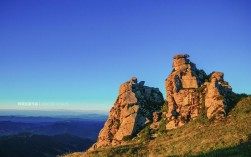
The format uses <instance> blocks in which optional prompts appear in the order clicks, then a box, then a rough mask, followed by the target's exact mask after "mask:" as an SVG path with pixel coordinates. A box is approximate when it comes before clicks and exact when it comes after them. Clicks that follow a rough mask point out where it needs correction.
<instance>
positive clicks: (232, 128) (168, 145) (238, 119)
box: [65, 96, 251, 157]
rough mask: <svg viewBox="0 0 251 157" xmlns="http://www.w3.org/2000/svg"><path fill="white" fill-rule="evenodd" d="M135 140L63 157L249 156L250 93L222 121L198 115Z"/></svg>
mask: <svg viewBox="0 0 251 157" xmlns="http://www.w3.org/2000/svg"><path fill="white" fill-rule="evenodd" d="M138 141H139V140H137V139H134V140H132V141H131V143H129V144H127V145H123V146H119V147H111V148H106V149H97V150H95V151H93V152H89V153H85V154H82V153H73V154H68V155H66V156H65V157H83V156H91V157H94V156H111V157H116V156H119V157H123V156H130V157H132V156H135V157H136V156H137V157H138V156H152V157H155V156H251V96H249V97H246V98H243V99H242V100H241V101H239V102H238V103H237V105H236V106H235V107H234V108H233V109H232V110H231V111H230V112H229V114H228V116H227V118H226V119H225V120H223V121H221V122H210V121H208V120H207V119H206V118H203V117H200V118H198V119H197V120H195V121H192V122H190V123H188V124H187V125H185V126H183V127H180V128H178V129H175V130H170V131H167V132H166V133H163V134H161V135H159V136H158V137H157V138H156V139H154V140H150V141H145V142H138Z"/></svg>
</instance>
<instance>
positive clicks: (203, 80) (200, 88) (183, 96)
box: [165, 54, 232, 129]
mask: <svg viewBox="0 0 251 157" xmlns="http://www.w3.org/2000/svg"><path fill="white" fill-rule="evenodd" d="M188 57H189V55H187V54H185V55H176V56H174V57H173V71H172V73H171V74H170V75H169V76H168V78H167V79H166V82H165V87H166V100H167V102H168V108H169V109H168V113H167V114H166V117H167V118H168V119H169V123H168V124H167V125H166V129H174V128H177V127H179V126H182V125H184V124H185V123H187V122H189V121H190V120H193V119H196V118H197V117H198V115H199V114H200V113H201V112H204V111H203V110H206V111H205V112H206V115H207V117H208V118H209V119H211V118H220V117H222V116H224V115H225V110H226V105H227V104H226V101H225V98H224V96H225V95H226V94H228V93H231V92H232V88H231V86H229V85H228V83H227V82H225V81H224V79H223V73H220V72H215V73H212V74H211V75H210V76H207V75H206V73H205V72H204V71H203V70H198V69H197V68H196V65H195V64H194V63H192V62H191V61H190V60H189V59H188ZM208 77H210V79H209V81H210V82H207V81H208V80H207V79H208Z"/></svg>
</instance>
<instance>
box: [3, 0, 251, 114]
mask: <svg viewBox="0 0 251 157" xmlns="http://www.w3.org/2000/svg"><path fill="white" fill-rule="evenodd" d="M177 53H188V54H190V56H191V57H190V59H191V61H193V62H194V63H196V64H197V67H198V68H200V69H204V70H205V71H206V72H207V73H210V72H212V71H223V72H224V73H225V80H227V81H228V82H229V83H230V85H232V87H233V90H234V91H235V92H237V93H248V94H251V2H250V0H246V1H245V0H210V1H209V0H208V1H204V0H203V1H202V0H197V1H196V0H189V1H187V0H184V1H177V0H151V1H149V0H16V1H15V0H1V1H0V108H1V109H5V108H9V109H20V108H22V109H24V108H25V109H30V108H35V109H49V110H53V109H79V110H106V111H108V110H109V109H110V107H111V106H112V105H113V103H114V101H115V99H116V96H117V94H118V88H119V86H120V84H121V83H123V82H125V81H127V80H129V79H130V78H131V77H132V76H137V77H138V80H145V81H146V85H149V86H153V87H158V88H160V90H161V91H162V92H163V94H164V95H165V89H164V80H165V78H166V77H167V76H168V75H169V74H170V72H171V70H172V68H171V65H172V56H174V55H175V54H177ZM32 101H34V102H44V103H48V104H46V105H43V106H39V107H37V106H36V107H24V106H18V105H17V104H18V102H32ZM55 102H56V103H58V104H56V105H55V104H53V103H55ZM50 104H52V105H50Z"/></svg>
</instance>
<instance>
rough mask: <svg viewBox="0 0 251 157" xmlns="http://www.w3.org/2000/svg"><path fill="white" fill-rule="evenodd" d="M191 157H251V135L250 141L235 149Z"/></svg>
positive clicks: (230, 148) (218, 150)
mask: <svg viewBox="0 0 251 157" xmlns="http://www.w3.org/2000/svg"><path fill="white" fill-rule="evenodd" d="M191 157H251V135H249V138H248V141H247V142H243V143H241V144H239V145H238V146H235V147H229V148H223V149H217V150H214V151H212V152H208V153H205V154H200V155H196V156H191Z"/></svg>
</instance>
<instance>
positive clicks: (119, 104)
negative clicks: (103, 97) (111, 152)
mask: <svg viewBox="0 0 251 157" xmlns="http://www.w3.org/2000/svg"><path fill="white" fill-rule="evenodd" d="M144 83H145V82H144V81H141V82H139V83H138V81H137V78H136V77H133V78H132V79H131V80H130V81H128V82H125V83H124V84H122V85H121V86H120V89H119V94H118V97H117V100H116V101H115V103H114V106H113V107H112V109H111V110H110V114H109V118H108V120H107V121H106V123H105V125H104V127H103V129H102V130H101V131H100V133H99V136H98V140H97V142H96V143H95V144H94V145H93V146H92V148H91V149H90V150H93V149H96V148H100V147H106V146H113V145H117V144H120V143H121V142H123V141H124V140H126V139H127V138H131V137H133V136H135V135H136V134H137V133H138V132H139V131H140V130H141V129H142V128H143V127H144V126H145V125H146V123H149V122H151V121H155V120H156V116H155V117H154V119H153V113H154V112H155V111H159V110H160V108H161V106H162V104H163V102H164V98H163V95H162V93H161V92H160V91H159V89H158V88H152V87H147V86H145V85H144ZM155 114H156V113H155ZM155 114H154V115H155Z"/></svg>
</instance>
